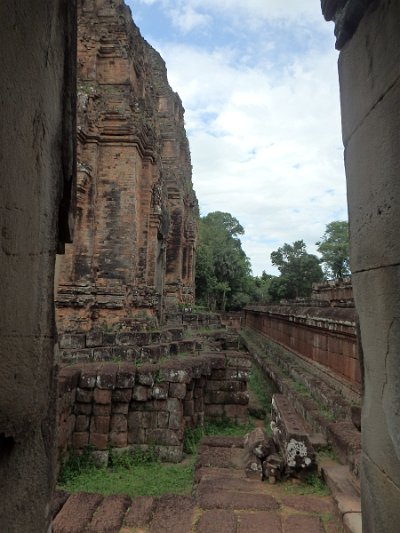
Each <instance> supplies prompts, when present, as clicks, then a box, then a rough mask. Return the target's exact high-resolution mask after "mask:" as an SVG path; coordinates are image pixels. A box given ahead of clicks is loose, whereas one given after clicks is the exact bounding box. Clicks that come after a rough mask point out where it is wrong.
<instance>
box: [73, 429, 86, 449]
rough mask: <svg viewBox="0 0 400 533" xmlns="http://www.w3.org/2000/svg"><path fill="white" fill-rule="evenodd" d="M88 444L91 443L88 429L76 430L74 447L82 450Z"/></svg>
mask: <svg viewBox="0 0 400 533" xmlns="http://www.w3.org/2000/svg"><path fill="white" fill-rule="evenodd" d="M88 444H89V432H88V431H81V432H75V433H74V434H73V435H72V446H73V448H74V449H76V450H81V449H82V448H86V446H87V445H88Z"/></svg>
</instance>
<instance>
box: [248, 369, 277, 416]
mask: <svg viewBox="0 0 400 533" xmlns="http://www.w3.org/2000/svg"><path fill="white" fill-rule="evenodd" d="M247 383H248V386H249V388H250V389H251V390H252V391H253V392H254V394H255V395H256V397H257V399H258V401H259V402H260V404H261V406H262V407H263V408H264V409H265V411H266V412H267V413H269V411H270V410H271V402H272V395H273V394H274V392H276V387H275V386H274V384H273V383H271V382H268V381H267V380H266V379H265V377H264V375H263V373H262V371H261V369H260V368H259V367H258V366H257V365H253V366H252V368H251V371H250V376H249V381H248V382H247Z"/></svg>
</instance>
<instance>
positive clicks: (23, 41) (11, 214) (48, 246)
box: [0, 0, 76, 533]
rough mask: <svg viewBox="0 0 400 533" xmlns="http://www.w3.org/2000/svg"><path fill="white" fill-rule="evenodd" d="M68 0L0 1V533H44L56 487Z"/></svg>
mask: <svg viewBox="0 0 400 533" xmlns="http://www.w3.org/2000/svg"><path fill="white" fill-rule="evenodd" d="M75 15H76V4H75V1H74V0H53V1H52V2H48V1H47V0H37V1H35V2H26V1H25V0H14V1H13V2H1V3H0V47H1V53H0V72H1V76H0V116H1V120H0V154H1V155H0V176H1V178H0V228H1V232H0V235H1V236H0V242H1V247H0V292H1V296H0V300H1V315H0V494H1V497H0V529H1V531H4V532H6V531H7V532H9V533H14V532H15V533H16V532H24V533H38V532H46V531H47V530H48V528H49V526H50V520H51V516H50V514H51V506H50V500H51V497H52V491H53V488H54V482H55V479H54V477H55V468H54V466H55V464H54V463H55V438H54V436H55V427H56V419H55V404H56V385H55V373H56V367H55V364H54V345H55V325H54V303H53V284H54V270H55V257H56V251H57V249H58V251H60V252H61V251H62V249H63V244H64V242H65V241H66V240H69V239H70V238H71V226H70V217H69V200H70V198H71V194H70V193H71V185H72V182H73V174H74V168H73V166H74V165H73V160H74V139H75V124H74V122H75V121H74V117H75V110H74V101H75V91H76V89H75V87H76V83H75V75H74V71H75V64H76V55H75V54H74V49H75V46H76V34H75V30H76V20H75Z"/></svg>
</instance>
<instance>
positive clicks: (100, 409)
mask: <svg viewBox="0 0 400 533" xmlns="http://www.w3.org/2000/svg"><path fill="white" fill-rule="evenodd" d="M93 414H94V415H95V416H110V414H111V404H110V403H107V404H100V403H95V404H94V405H93Z"/></svg>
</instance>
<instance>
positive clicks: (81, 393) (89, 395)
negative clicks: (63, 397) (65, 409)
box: [76, 388, 93, 403]
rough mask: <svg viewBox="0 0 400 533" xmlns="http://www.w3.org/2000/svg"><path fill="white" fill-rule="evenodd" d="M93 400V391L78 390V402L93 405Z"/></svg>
mask: <svg viewBox="0 0 400 533" xmlns="http://www.w3.org/2000/svg"><path fill="white" fill-rule="evenodd" d="M92 400H93V389H80V388H77V389H76V401H77V402H81V403H91V402H92Z"/></svg>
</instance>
